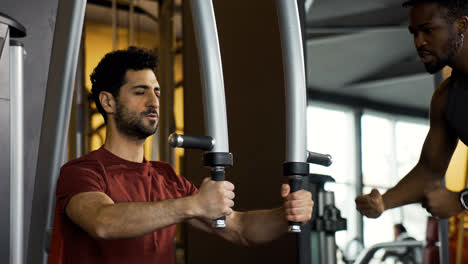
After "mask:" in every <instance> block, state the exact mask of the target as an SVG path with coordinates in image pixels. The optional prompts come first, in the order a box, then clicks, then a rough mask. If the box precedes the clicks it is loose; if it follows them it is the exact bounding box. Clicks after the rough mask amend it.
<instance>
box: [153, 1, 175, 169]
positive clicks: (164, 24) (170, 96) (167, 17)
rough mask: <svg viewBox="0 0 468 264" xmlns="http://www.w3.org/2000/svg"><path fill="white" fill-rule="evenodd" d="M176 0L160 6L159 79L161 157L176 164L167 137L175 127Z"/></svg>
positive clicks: (159, 140)
mask: <svg viewBox="0 0 468 264" xmlns="http://www.w3.org/2000/svg"><path fill="white" fill-rule="evenodd" d="M173 16H174V0H165V1H163V2H162V4H161V5H160V8H159V21H160V23H159V28H160V30H159V41H160V45H159V47H160V60H161V63H160V65H161V67H160V71H159V81H160V85H161V87H163V92H162V94H161V96H162V98H161V103H160V106H159V107H160V117H161V118H160V121H159V128H158V130H159V131H158V132H159V133H158V138H156V137H155V139H154V140H153V142H156V143H157V144H158V147H159V148H158V150H159V158H160V160H162V161H166V162H168V163H170V164H172V165H174V150H173V149H172V148H169V147H168V141H167V138H168V137H169V134H170V133H171V132H172V131H173V129H174V40H175V39H174V20H173ZM156 139H158V140H156Z"/></svg>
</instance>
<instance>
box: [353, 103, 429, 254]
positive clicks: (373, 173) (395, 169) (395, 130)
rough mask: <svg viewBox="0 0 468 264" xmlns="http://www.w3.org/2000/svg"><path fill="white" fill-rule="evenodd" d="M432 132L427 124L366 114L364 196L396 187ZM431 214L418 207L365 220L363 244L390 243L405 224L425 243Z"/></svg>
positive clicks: (409, 230)
mask: <svg viewBox="0 0 468 264" xmlns="http://www.w3.org/2000/svg"><path fill="white" fill-rule="evenodd" d="M428 130H429V126H428V124H427V121H426V120H418V119H409V118H403V117H399V116H392V115H384V114H378V113H372V112H366V113H365V114H364V115H363V116H362V168H363V184H364V189H363V192H364V193H369V192H370V190H371V189H372V188H377V189H378V190H379V191H380V192H381V193H384V192H385V191H386V190H387V189H389V188H390V187H392V186H394V185H395V184H396V183H397V182H398V181H399V180H400V179H401V178H403V177H404V176H405V175H406V174H407V173H408V172H409V171H410V170H411V169H412V168H413V167H414V165H416V163H417V161H418V159H419V155H420V152H421V148H422V145H423V142H424V139H425V137H426V134H427V132H428ZM428 215H429V214H428V213H427V212H426V211H425V210H424V209H422V208H421V206H419V205H408V206H405V207H401V208H397V209H393V210H389V211H387V212H385V213H384V214H383V215H382V216H381V217H379V218H378V219H368V218H364V244H365V245H366V246H370V245H373V244H376V243H380V242H389V241H392V240H393V239H394V237H393V224H395V223H403V225H405V226H406V228H407V230H408V233H409V234H410V235H411V236H413V237H414V238H416V239H417V240H423V239H424V236H425V232H426V224H425V223H426V222H427V217H428Z"/></svg>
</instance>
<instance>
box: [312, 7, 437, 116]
mask: <svg viewBox="0 0 468 264" xmlns="http://www.w3.org/2000/svg"><path fill="white" fill-rule="evenodd" d="M311 2H312V3H311ZM402 2H403V1H402V0H354V1H349V0H315V1H310V0H309V1H306V3H308V4H309V5H308V9H307V11H306V35H307V41H306V43H307V44H306V45H307V48H306V57H307V59H306V61H307V86H308V89H309V91H310V97H311V99H312V100H313V99H320V100H328V101H337V100H336V98H339V101H340V102H345V103H349V102H351V103H354V104H359V105H360V106H365V107H366V106H373V107H375V106H377V108H378V106H379V105H380V106H382V107H385V108H387V109H388V110H389V111H392V109H395V110H396V111H397V112H402V113H409V114H415V115H426V113H427V111H428V108H429V103H430V99H431V95H432V92H433V90H434V76H432V75H430V74H428V73H426V71H425V68H424V66H423V64H422V63H421V62H420V61H419V59H418V56H417V53H416V51H415V48H414V46H413V40H412V37H411V35H410V34H409V32H408V29H407V25H408V22H407V16H408V14H407V12H408V10H407V9H406V8H403V7H402V6H401V4H402ZM314 96H316V97H317V98H314ZM334 98H335V99H334Z"/></svg>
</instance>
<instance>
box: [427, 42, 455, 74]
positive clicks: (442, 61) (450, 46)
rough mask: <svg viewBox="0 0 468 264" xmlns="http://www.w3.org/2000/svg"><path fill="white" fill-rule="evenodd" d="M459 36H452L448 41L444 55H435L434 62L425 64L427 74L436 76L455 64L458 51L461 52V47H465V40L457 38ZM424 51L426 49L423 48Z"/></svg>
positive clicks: (444, 48)
mask: <svg viewBox="0 0 468 264" xmlns="http://www.w3.org/2000/svg"><path fill="white" fill-rule="evenodd" d="M457 36H458V35H457V34H456V33H453V34H451V35H450V37H449V39H448V40H447V43H446V44H445V45H444V47H443V49H442V50H443V51H444V54H441V55H436V54H433V57H434V60H432V61H430V62H428V63H425V64H424V67H425V68H426V71H427V72H429V73H430V74H434V73H436V72H438V71H440V70H442V69H443V68H444V67H445V66H447V65H450V64H451V62H453V60H454V58H455V56H456V55H457V53H458V51H460V49H461V47H462V46H463V38H462V37H458V38H457ZM422 50H423V51H424V48H422Z"/></svg>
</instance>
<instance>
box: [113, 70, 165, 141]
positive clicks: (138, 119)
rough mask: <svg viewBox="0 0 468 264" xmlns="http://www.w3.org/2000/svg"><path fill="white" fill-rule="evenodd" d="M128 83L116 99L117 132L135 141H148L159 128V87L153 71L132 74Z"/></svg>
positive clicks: (129, 74) (128, 75) (126, 77)
mask: <svg viewBox="0 0 468 264" xmlns="http://www.w3.org/2000/svg"><path fill="white" fill-rule="evenodd" d="M125 80H126V82H125V84H124V85H122V87H120V93H119V96H118V98H116V112H115V114H114V120H115V123H116V126H117V129H118V130H119V131H120V132H121V133H123V134H125V135H126V136H129V137H131V138H135V139H145V138H147V137H148V136H151V135H153V134H154V133H155V132H156V130H157V128H158V123H159V96H160V88H159V83H158V81H157V80H156V76H155V75H154V72H153V71H152V70H150V69H145V70H139V71H133V70H128V71H127V73H126V74H125Z"/></svg>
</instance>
